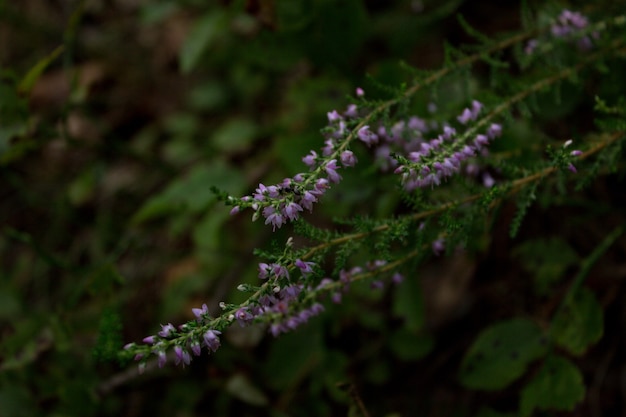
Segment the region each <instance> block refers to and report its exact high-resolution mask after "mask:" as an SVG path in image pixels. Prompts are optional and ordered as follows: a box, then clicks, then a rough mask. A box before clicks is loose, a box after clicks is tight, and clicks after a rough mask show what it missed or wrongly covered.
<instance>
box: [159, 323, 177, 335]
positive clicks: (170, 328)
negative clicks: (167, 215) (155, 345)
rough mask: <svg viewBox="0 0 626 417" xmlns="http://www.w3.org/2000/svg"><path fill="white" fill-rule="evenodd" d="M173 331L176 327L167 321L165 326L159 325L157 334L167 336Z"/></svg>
mask: <svg viewBox="0 0 626 417" xmlns="http://www.w3.org/2000/svg"><path fill="white" fill-rule="evenodd" d="M175 332H176V328H175V327H174V326H173V325H172V323H168V324H166V325H165V326H164V325H161V331H160V332H159V333H157V334H158V335H159V336H161V337H163V338H168V337H170V336H171V335H172V334H173V333H175Z"/></svg>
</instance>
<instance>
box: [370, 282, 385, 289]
mask: <svg viewBox="0 0 626 417" xmlns="http://www.w3.org/2000/svg"><path fill="white" fill-rule="evenodd" d="M384 286H385V285H384V284H383V282H382V281H379V280H375V281H372V283H371V287H372V289H373V290H382V289H383V288H384Z"/></svg>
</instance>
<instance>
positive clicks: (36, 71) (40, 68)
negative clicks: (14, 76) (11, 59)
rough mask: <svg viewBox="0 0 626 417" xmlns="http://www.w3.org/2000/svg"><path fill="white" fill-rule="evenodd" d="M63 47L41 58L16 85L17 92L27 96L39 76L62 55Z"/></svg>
mask: <svg viewBox="0 0 626 417" xmlns="http://www.w3.org/2000/svg"><path fill="white" fill-rule="evenodd" d="M64 49H65V47H64V46H63V45H61V46H59V47H57V48H56V49H55V50H54V51H52V52H50V54H48V55H47V56H46V57H45V58H42V59H41V60H40V61H39V62H37V63H36V64H35V65H34V66H33V67H32V68H31V69H30V70H28V72H27V73H26V75H24V77H22V79H21V81H20V83H19V84H18V85H17V91H19V92H20V93H22V94H28V92H30V90H31V89H32V88H33V86H34V85H35V83H36V82H37V80H38V79H39V77H41V74H43V72H44V71H45V70H46V68H48V66H49V65H50V64H51V63H52V61H54V60H55V59H57V57H58V56H59V55H61V54H62V53H63V50H64Z"/></svg>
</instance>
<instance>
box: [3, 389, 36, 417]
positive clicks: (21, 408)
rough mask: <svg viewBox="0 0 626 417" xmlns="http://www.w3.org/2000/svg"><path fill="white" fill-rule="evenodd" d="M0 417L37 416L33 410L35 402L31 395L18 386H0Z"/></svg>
mask: <svg viewBox="0 0 626 417" xmlns="http://www.w3.org/2000/svg"><path fill="white" fill-rule="evenodd" d="M0 404H1V408H2V415H4V416H12V417H31V416H35V415H38V414H37V412H36V410H35V408H34V407H35V404H37V402H36V401H35V399H34V398H32V395H31V393H30V392H29V391H28V389H27V388H26V387H24V386H20V384H6V383H4V384H2V388H1V389H0Z"/></svg>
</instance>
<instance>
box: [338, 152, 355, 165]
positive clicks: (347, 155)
mask: <svg viewBox="0 0 626 417" xmlns="http://www.w3.org/2000/svg"><path fill="white" fill-rule="evenodd" d="M356 162H357V159H356V156H354V153H352V151H343V152H342V153H341V163H342V164H343V166H345V167H353V166H354V165H355V164H356Z"/></svg>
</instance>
